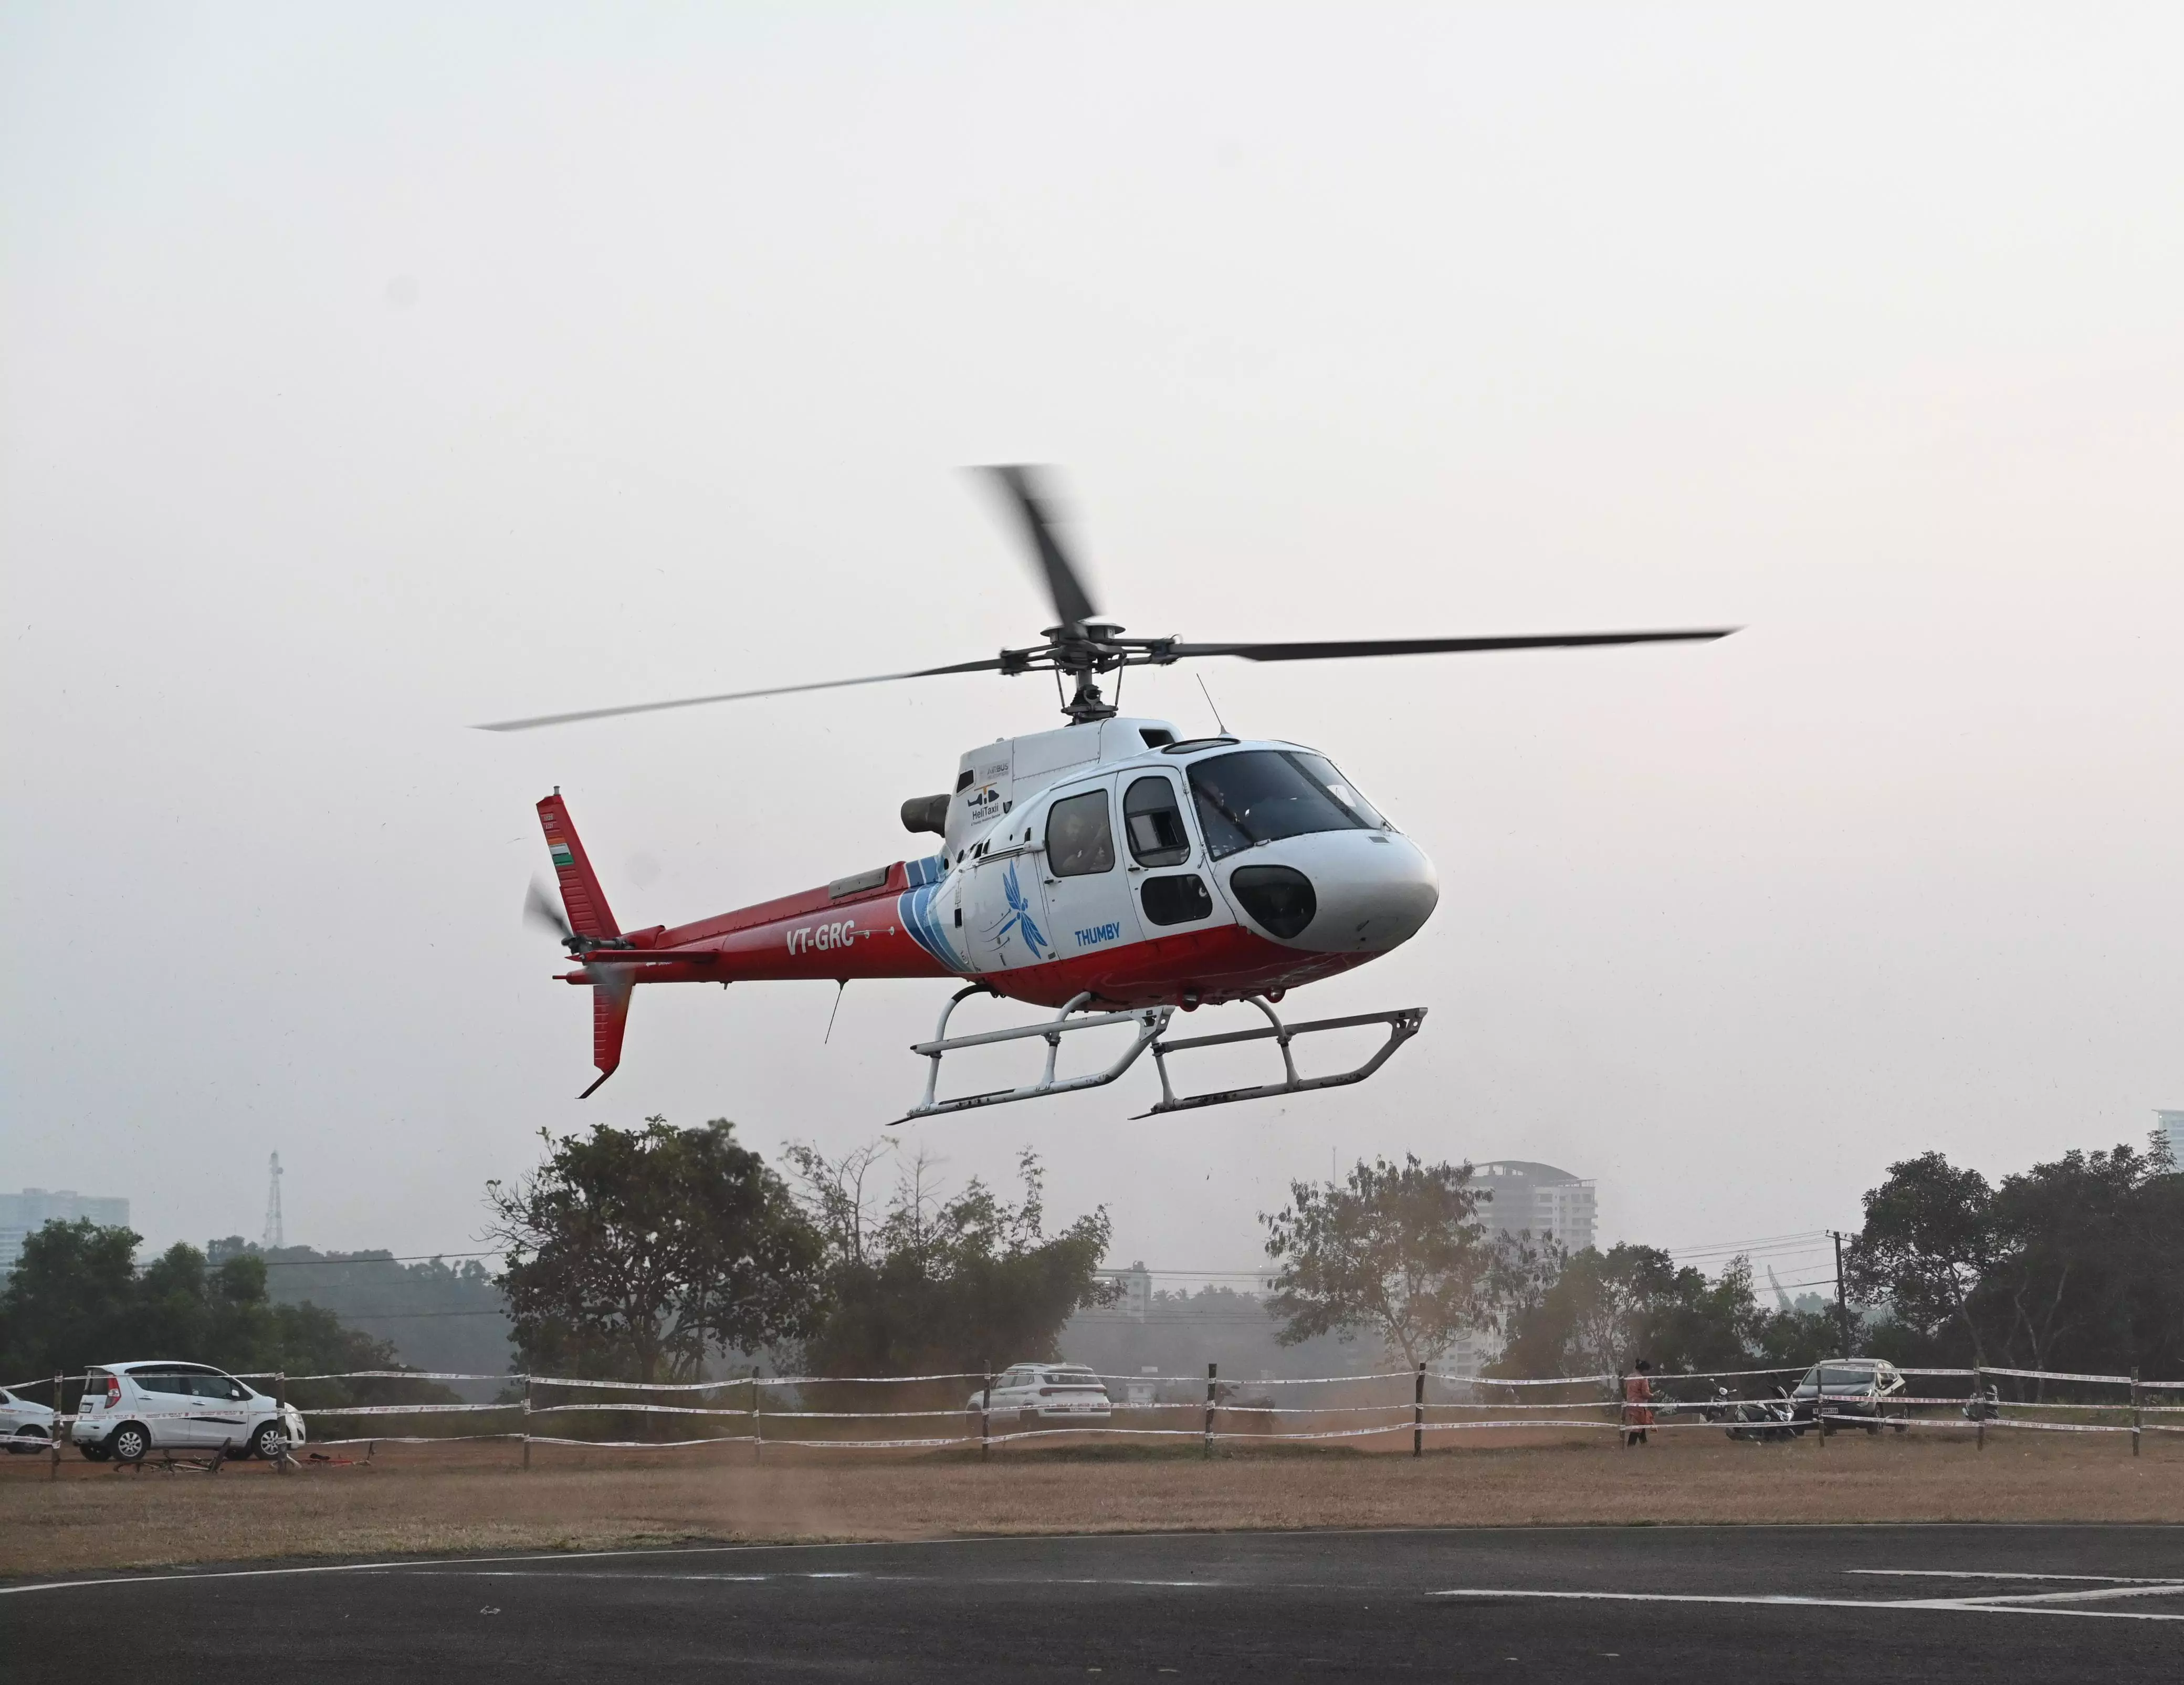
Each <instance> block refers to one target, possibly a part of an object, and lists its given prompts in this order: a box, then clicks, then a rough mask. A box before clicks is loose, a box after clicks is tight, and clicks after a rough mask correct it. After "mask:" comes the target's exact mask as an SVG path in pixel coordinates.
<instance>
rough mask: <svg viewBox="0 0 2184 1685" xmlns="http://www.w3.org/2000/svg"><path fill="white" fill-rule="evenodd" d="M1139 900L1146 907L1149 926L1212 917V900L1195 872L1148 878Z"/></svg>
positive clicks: (1146, 918)
mask: <svg viewBox="0 0 2184 1685" xmlns="http://www.w3.org/2000/svg"><path fill="white" fill-rule="evenodd" d="M1138 899H1139V901H1143V902H1144V903H1145V922H1146V923H1148V924H1188V923H1190V922H1191V921H1192V920H1194V919H1199V918H1212V915H1213V897H1212V896H1210V895H1208V894H1206V880H1205V879H1203V878H1201V877H1200V876H1199V875H1198V873H1195V872H1181V873H1177V874H1176V875H1175V876H1174V877H1173V878H1148V879H1145V889H1144V890H1142V891H1141V892H1140V893H1139V897H1138Z"/></svg>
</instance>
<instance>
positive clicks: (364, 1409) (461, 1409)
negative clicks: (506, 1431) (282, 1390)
mask: <svg viewBox="0 0 2184 1685" xmlns="http://www.w3.org/2000/svg"><path fill="white" fill-rule="evenodd" d="M288 1408H289V1409H292V1410H294V1411H295V1412H296V1414H298V1415H299V1416H456V1415H470V1414H474V1413H475V1412H477V1411H481V1410H504V1411H505V1410H520V1409H522V1408H523V1406H522V1405H521V1404H320V1405H315V1406H313V1407H312V1408H311V1409H308V1410H306V1409H301V1408H300V1407H298V1406H297V1405H294V1404H291V1405H290V1406H289V1407H288Z"/></svg>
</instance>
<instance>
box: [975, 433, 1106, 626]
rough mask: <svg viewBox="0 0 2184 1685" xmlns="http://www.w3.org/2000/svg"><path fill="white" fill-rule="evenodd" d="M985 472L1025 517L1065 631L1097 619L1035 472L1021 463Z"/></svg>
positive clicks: (990, 468)
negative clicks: (1042, 494) (998, 484)
mask: <svg viewBox="0 0 2184 1685" xmlns="http://www.w3.org/2000/svg"><path fill="white" fill-rule="evenodd" d="M986 471H987V472H988V473H989V474H991V475H992V476H993V477H994V478H995V480H997V481H998V482H1000V486H1001V488H1002V489H1003V490H1004V491H1006V493H1007V494H1008V495H1009V499H1010V501H1011V502H1012V503H1013V504H1014V505H1016V510H1017V514H1018V515H1020V516H1022V517H1023V523H1024V530H1025V531H1026V532H1027V533H1028V534H1029V535H1030V537H1031V542H1032V548H1033V549H1034V550H1035V551H1037V552H1038V555H1039V572H1040V573H1041V574H1042V575H1043V576H1044V577H1045V580H1046V592H1047V594H1048V595H1049V596H1050V597H1051V598H1052V599H1053V600H1054V611H1055V613H1056V615H1057V616H1059V617H1060V618H1061V626H1062V629H1063V631H1064V632H1065V633H1066V632H1067V630H1068V629H1069V628H1071V627H1073V626H1083V625H1084V624H1085V623H1086V622H1089V621H1090V620H1093V619H1094V618H1095V617H1097V616H1098V614H1099V612H1100V611H1098V610H1097V609H1095V608H1094V607H1093V606H1092V594H1091V593H1090V592H1089V591H1088V590H1086V589H1084V575H1083V574H1082V573H1080V572H1078V570H1077V566H1076V564H1075V563H1073V561H1070V559H1069V556H1068V553H1067V551H1065V550H1063V549H1062V548H1061V539H1060V538H1057V537H1056V534H1055V530H1054V519H1053V516H1051V515H1050V513H1049V512H1048V511H1047V507H1046V504H1045V500H1044V499H1043V498H1042V497H1041V495H1040V492H1039V484H1038V483H1037V481H1036V479H1035V478H1034V473H1033V471H1032V470H1031V469H1029V468H1027V467H1024V466H1022V465H1020V464H1016V463H1002V464H999V465H996V466H993V467H989V468H988V469H987V470H986Z"/></svg>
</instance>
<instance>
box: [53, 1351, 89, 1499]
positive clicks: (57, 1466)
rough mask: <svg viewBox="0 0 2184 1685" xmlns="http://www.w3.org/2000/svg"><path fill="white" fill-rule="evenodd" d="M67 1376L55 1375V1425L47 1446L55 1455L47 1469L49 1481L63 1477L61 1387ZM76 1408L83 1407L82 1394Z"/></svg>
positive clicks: (78, 1398)
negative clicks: (51, 1464)
mask: <svg viewBox="0 0 2184 1685" xmlns="http://www.w3.org/2000/svg"><path fill="white" fill-rule="evenodd" d="M67 1378H68V1377H67V1376H65V1375H55V1376H54V1377H53V1428H52V1430H51V1431H49V1432H48V1433H47V1447H46V1448H47V1451H48V1452H49V1453H51V1455H52V1457H53V1466H52V1467H51V1468H49V1469H48V1470H47V1471H46V1478H47V1480H49V1481H57V1480H58V1479H59V1478H60V1477H61V1406H62V1399H61V1387H62V1386H63V1384H64V1382H65V1381H67ZM76 1408H77V1409H79V1410H81V1409H82V1408H83V1399H82V1398H81V1395H79V1396H78V1397H77V1399H76Z"/></svg>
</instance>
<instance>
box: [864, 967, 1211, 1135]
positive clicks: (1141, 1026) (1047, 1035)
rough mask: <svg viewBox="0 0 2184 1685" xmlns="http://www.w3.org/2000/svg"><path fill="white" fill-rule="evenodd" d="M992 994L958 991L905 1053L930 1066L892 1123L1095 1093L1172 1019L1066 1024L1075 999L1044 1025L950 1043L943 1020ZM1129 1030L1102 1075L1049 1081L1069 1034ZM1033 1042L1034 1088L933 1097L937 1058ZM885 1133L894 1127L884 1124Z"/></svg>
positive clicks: (1107, 1017) (1099, 1016)
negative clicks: (917, 1096)
mask: <svg viewBox="0 0 2184 1685" xmlns="http://www.w3.org/2000/svg"><path fill="white" fill-rule="evenodd" d="M993 992H994V991H993V990H990V989H989V988H987V987H986V986H985V985H983V983H979V984H973V985H972V986H971V987H969V988H967V989H959V990H956V993H955V994H954V995H952V996H950V997H949V1000H948V1004H947V1005H946V1006H944V1007H942V1008H941V1009H940V1022H939V1024H936V1025H935V1026H934V1027H933V1040H932V1041H921V1042H919V1043H917V1045H916V1046H913V1047H912V1048H911V1050H910V1051H911V1052H913V1053H917V1054H920V1055H922V1056H923V1057H926V1058H928V1059H930V1060H932V1061H933V1065H932V1068H931V1069H929V1070H928V1071H927V1072H926V1074H925V1098H924V1099H922V1100H921V1101H920V1102H918V1103H917V1105H915V1106H913V1107H911V1108H910V1110H909V1111H907V1112H905V1113H903V1114H902V1116H901V1117H900V1118H897V1119H895V1120H894V1121H895V1123H897V1124H906V1123H908V1122H910V1121H911V1119H913V1118H936V1117H940V1116H943V1115H944V1114H945V1113H950V1112H967V1111H969V1110H971V1109H972V1108H973V1107H976V1106H1002V1105H1006V1104H1007V1103H1008V1102H1010V1101H1011V1100H1037V1099H1039V1098H1041V1097H1043V1096H1046V1095H1049V1094H1067V1093H1070V1092H1072V1091H1073V1090H1076V1089H1080V1088H1100V1087H1104V1086H1105V1085H1107V1084H1108V1083H1111V1082H1112V1081H1114V1080H1115V1079H1116V1078H1117V1077H1118V1076H1120V1075H1122V1074H1123V1072H1124V1071H1127V1070H1128V1069H1129V1068H1130V1067H1131V1066H1132V1065H1134V1064H1135V1063H1137V1062H1138V1056H1139V1054H1140V1053H1142V1052H1145V1049H1146V1048H1147V1047H1150V1046H1152V1045H1153V1043H1154V1041H1155V1040H1156V1038H1157V1037H1158V1036H1159V1035H1160V1033H1161V1032H1162V1030H1164V1029H1167V1021H1168V1019H1169V1018H1172V1017H1173V1016H1174V1014H1175V1008H1174V1007H1134V1008H1132V1009H1131V1010H1129V1011H1127V1012H1113V1013H1089V1014H1087V1015H1086V1016H1084V1017H1083V1018H1071V1017H1070V1014H1071V1013H1078V1012H1082V1011H1083V1010H1084V1007H1086V1006H1087V1005H1088V1004H1089V1002H1090V1001H1091V999H1092V996H1090V995H1089V993H1087V994H1083V995H1079V996H1077V997H1076V998H1075V999H1073V1001H1071V1002H1069V1004H1068V1005H1067V1006H1066V1007H1063V1008H1062V1009H1061V1012H1059V1013H1056V1015H1055V1016H1054V1018H1051V1019H1050V1020H1049V1021H1048V1022H1047V1023H1045V1024H1020V1025H1018V1026H1017V1028H1016V1029H988V1030H982V1031H980V1032H979V1033H978V1035H958V1036H955V1037H952V1038H951V1037H950V1035H949V1034H948V1020H949V1019H950V1018H952V1017H954V1016H955V1013H956V1007H959V1006H961V1005H962V1003H963V1002H966V1001H967V1000H969V999H970V998H971V996H973V995H990V994H992V993H993ZM1109 1024H1135V1025H1136V1026H1137V1029H1138V1033H1137V1035H1136V1036H1135V1037H1134V1039H1133V1040H1132V1041H1131V1043H1130V1045H1129V1046H1128V1047H1126V1048H1124V1049H1123V1052H1122V1054H1121V1056H1120V1057H1117V1059H1116V1060H1115V1062H1114V1063H1112V1064H1111V1065H1109V1066H1108V1067H1107V1068H1106V1069H1105V1070H1102V1071H1094V1072H1093V1073H1091V1074H1089V1075H1087V1076H1073V1077H1070V1078H1068V1079H1067V1080H1065V1081H1060V1082H1057V1081H1056V1080H1055V1075H1054V1068H1055V1062H1056V1059H1058V1058H1059V1057H1061V1038H1062V1035H1064V1033H1066V1032H1067V1031H1069V1030H1073V1029H1102V1028H1104V1027H1106V1025H1109ZM1034 1036H1036V1037H1039V1039H1041V1040H1043V1041H1045V1043H1046V1069H1045V1073H1044V1074H1041V1076H1040V1077H1039V1080H1038V1081H1037V1082H1034V1083H1030V1084H1028V1085H1025V1086H1023V1087H1022V1088H997V1089H994V1090H992V1091H989V1092H988V1093H985V1094H966V1095H964V1096H961V1097H960V1098H958V1099H955V1100H943V1099H940V1098H939V1097H938V1091H939V1086H940V1061H941V1058H942V1057H943V1056H944V1055H946V1054H949V1053H953V1052H956V1051H957V1050H958V1049H960V1048H964V1047H990V1046H993V1045H994V1044H995V1043H996V1042H1000V1041H1030V1040H1031V1039H1032V1038H1034ZM888 1127H889V1128H890V1129H892V1128H894V1124H889V1126H888Z"/></svg>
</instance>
